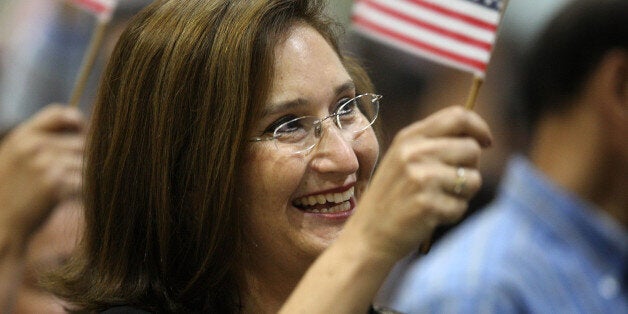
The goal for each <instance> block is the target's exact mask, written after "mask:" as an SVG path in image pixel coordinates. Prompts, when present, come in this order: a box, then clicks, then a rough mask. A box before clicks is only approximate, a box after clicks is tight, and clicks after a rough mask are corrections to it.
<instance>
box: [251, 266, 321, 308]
mask: <svg viewBox="0 0 628 314" xmlns="http://www.w3.org/2000/svg"><path fill="white" fill-rule="evenodd" d="M262 256H263V255H262ZM253 264H254V265H253ZM308 266H309V264H308V265H304V266H303V267H300V269H288V268H287V267H283V266H282V265H265V264H263V263H259V261H258V263H255V262H251V263H249V264H247V266H246V269H245V274H244V280H245V284H244V285H243V292H242V305H243V312H244V313H277V312H278V311H279V309H280V308H281V306H282V305H283V304H284V303H285V301H286V300H287V299H288V297H289V296H290V294H291V293H292V291H293V290H294V288H295V287H296V285H297V284H298V282H299V280H300V279H301V277H302V276H303V274H304V273H305V271H306V270H307V267H308Z"/></svg>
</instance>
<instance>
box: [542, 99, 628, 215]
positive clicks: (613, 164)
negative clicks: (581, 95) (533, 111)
mask: <svg viewBox="0 0 628 314" xmlns="http://www.w3.org/2000/svg"><path fill="white" fill-rule="evenodd" d="M596 118H597V117H596V116H595V115H594V114H591V113H590V112H588V111H587V110H586V106H577V107H576V108H575V109H573V110H572V111H571V112H568V113H564V114H560V115H559V114H555V115H550V116H546V117H545V118H544V119H542V120H541V121H540V122H539V126H538V128H537V133H536V134H535V137H534V139H535V140H534V141H533V143H532V146H531V151H530V158H531V160H532V162H533V163H534V164H535V165H536V166H537V167H538V168H539V169H540V170H541V171H542V172H543V173H544V174H545V175H546V176H547V177H549V178H550V179H551V180H552V181H553V182H554V183H555V184H557V185H558V186H561V187H562V188H564V189H566V190H568V191H570V192H571V193H574V194H575V195H577V196H579V197H580V198H581V199H583V200H586V201H588V202H590V203H592V204H594V205H595V206H596V207H597V208H598V209H600V210H602V211H604V212H606V213H607V214H609V215H610V216H612V217H613V218H615V219H616V220H617V221H618V222H619V223H621V224H623V225H624V226H626V227H628V219H627V217H626V216H627V213H626V208H628V195H627V194H626V190H625V187H626V186H627V174H628V173H627V170H626V169H627V166H626V165H625V163H623V162H621V157H618V156H617V154H614V153H613V152H609V151H608V150H607V149H606V147H607V146H608V145H606V143H605V140H606V139H605V137H604V136H602V135H603V132H602V131H601V128H602V126H603V123H600V121H596V120H595V119H596Z"/></svg>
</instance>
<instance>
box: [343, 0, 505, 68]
mask: <svg viewBox="0 0 628 314" xmlns="http://www.w3.org/2000/svg"><path fill="white" fill-rule="evenodd" d="M499 15H500V12H499V11H498V10H497V9H496V8H491V7H488V6H485V5H482V4H478V3H476V2H473V1H469V0H360V1H358V2H356V4H355V6H354V9H353V15H352V21H353V26H354V29H355V30H357V31H358V32H360V33H362V34H364V35H365V36H368V37H370V38H373V39H375V40H378V41H381V42H384V43H386V44H389V45H392V46H394V47H397V48H399V49H402V50H405V51H408V52H410V53H414V54H418V55H421V56H424V57H428V58H430V59H432V60H435V61H437V62H441V63H445V64H447V65H450V66H453V67H457V68H460V69H463V70H467V71H472V72H475V73H476V74H478V75H483V74H484V72H485V71H486V66H487V63H488V60H489V58H490V53H491V50H492V47H493V43H494V41H495V34H496V31H497V25H498V23H499Z"/></svg>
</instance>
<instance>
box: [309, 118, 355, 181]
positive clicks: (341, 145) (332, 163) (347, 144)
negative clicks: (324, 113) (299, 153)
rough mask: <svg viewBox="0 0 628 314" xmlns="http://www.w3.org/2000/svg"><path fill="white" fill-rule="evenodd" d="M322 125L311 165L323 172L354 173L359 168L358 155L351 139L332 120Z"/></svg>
mask: <svg viewBox="0 0 628 314" xmlns="http://www.w3.org/2000/svg"><path fill="white" fill-rule="evenodd" d="M328 122H329V123H326V124H327V126H322V125H321V129H324V131H322V134H321V135H320V136H321V137H320V142H319V143H318V145H316V147H314V149H313V151H312V152H311V153H312V155H313V156H312V161H311V167H312V168H313V169H314V170H316V171H318V172H322V173H340V174H347V175H348V174H352V173H354V172H356V171H357V170H358V168H359V166H360V165H359V162H358V157H357V155H356V154H355V151H354V149H353V146H352V142H351V141H347V140H346V139H345V137H344V136H343V134H342V131H341V130H340V129H339V128H337V127H336V125H335V124H334V123H333V122H332V121H328Z"/></svg>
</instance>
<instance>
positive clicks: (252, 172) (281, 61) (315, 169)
mask: <svg viewBox="0 0 628 314" xmlns="http://www.w3.org/2000/svg"><path fill="white" fill-rule="evenodd" d="M275 53H276V63H275V77H274V80H273V83H272V86H271V93H270V99H269V101H268V103H267V104H265V108H264V112H265V113H264V114H263V117H262V118H261V119H260V120H259V121H258V122H257V123H256V124H255V125H254V126H253V130H254V134H251V136H252V137H256V136H262V137H263V136H268V135H272V132H273V130H274V128H275V127H276V126H277V125H279V124H281V122H284V121H286V119H288V120H289V119H290V117H300V116H305V115H310V116H317V117H319V118H324V117H327V116H328V115H330V114H331V113H333V112H334V110H335V109H336V108H337V107H338V104H339V103H341V102H342V101H343V100H347V99H350V98H352V97H354V96H356V95H355V93H356V91H355V87H354V85H353V82H352V80H351V77H350V76H349V74H348V73H347V71H346V70H345V68H344V67H343V65H342V63H341V61H340V59H339V58H338V56H337V55H336V53H335V52H334V50H333V49H332V48H331V46H330V45H329V44H328V43H327V42H326V41H325V39H324V38H323V37H322V36H321V35H320V34H319V33H318V32H317V31H316V30H315V29H313V28H311V27H309V26H305V25H300V24H299V25H296V26H294V27H293V28H292V29H291V30H290V31H289V33H288V37H287V40H286V41H285V42H282V43H281V44H280V45H279V46H278V47H277V48H276V50H275ZM331 120H332V119H328V120H326V121H325V122H324V123H323V127H322V128H323V130H322V135H321V137H320V142H319V143H318V145H317V146H315V147H314V148H313V149H312V150H311V151H309V152H307V153H301V154H290V153H287V152H286V151H282V150H279V149H277V147H276V146H275V143H274V141H272V140H271V141H261V142H252V143H250V145H249V149H248V151H247V152H246V154H245V155H246V156H245V164H244V171H243V174H244V176H243V177H242V179H241V182H242V183H243V185H244V190H243V191H242V192H243V193H241V195H242V197H241V200H242V204H243V206H244V208H243V209H244V210H243V213H244V215H245V216H246V218H245V219H247V223H248V225H247V226H246V232H247V236H248V238H247V245H248V247H247V250H248V252H252V254H254V255H252V256H254V259H255V263H256V268H257V269H260V268H262V269H263V268H265V266H264V265H266V266H267V267H274V268H275V269H282V270H295V271H298V270H297V269H295V267H298V268H303V267H307V266H309V264H310V263H311V262H312V260H313V259H314V258H316V256H318V255H319V254H320V253H321V252H322V250H323V249H325V248H326V247H327V246H329V244H330V243H331V242H332V241H333V240H334V239H336V237H337V236H338V234H339V233H340V231H341V230H342V227H343V225H344V223H345V222H346V220H347V219H348V218H349V217H350V216H351V215H352V214H353V211H354V210H355V208H356V205H357V204H358V203H359V199H360V195H361V194H362V193H363V191H364V190H365V188H366V186H367V184H368V181H369V179H370V177H371V174H372V172H373V169H374V166H375V163H376V160H377V157H378V154H379V148H378V143H377V139H376V137H375V133H374V132H373V130H372V128H368V129H367V130H366V131H364V132H362V133H360V135H359V136H358V137H357V138H356V139H355V140H346V139H345V138H344V137H343V135H342V134H341V131H340V129H339V128H338V127H337V126H336V125H334V124H333V122H332V121H331ZM269 133H270V134H269ZM310 197H313V198H317V199H320V202H322V203H323V204H319V203H317V205H314V206H304V205H301V204H303V203H308V202H305V201H304V200H305V199H306V198H310ZM336 198H337V200H336ZM330 200H331V201H330ZM338 205H340V206H338ZM326 211H327V212H326Z"/></svg>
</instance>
